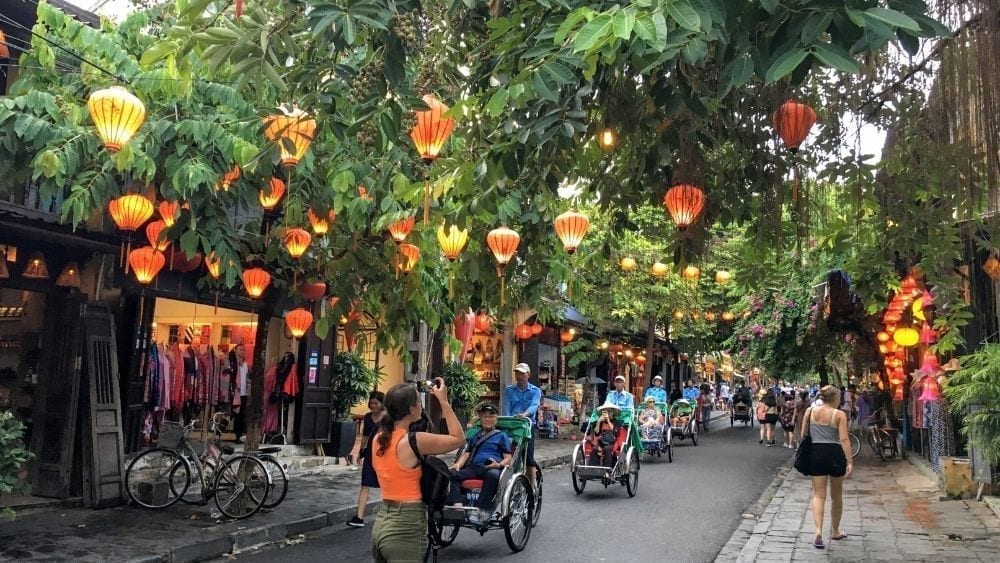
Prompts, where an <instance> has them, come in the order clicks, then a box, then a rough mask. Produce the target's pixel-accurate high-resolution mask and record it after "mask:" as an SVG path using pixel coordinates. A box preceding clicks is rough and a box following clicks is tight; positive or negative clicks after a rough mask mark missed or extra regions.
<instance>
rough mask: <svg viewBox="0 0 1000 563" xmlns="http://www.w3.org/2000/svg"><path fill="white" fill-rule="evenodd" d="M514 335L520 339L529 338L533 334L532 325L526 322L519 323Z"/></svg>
mask: <svg viewBox="0 0 1000 563" xmlns="http://www.w3.org/2000/svg"><path fill="white" fill-rule="evenodd" d="M514 336H516V337H518V339H520V340H528V339H529V338H531V337H532V336H533V335H532V333H531V327H530V326H528V325H526V324H524V323H521V324H519V325H517V328H515V329H514Z"/></svg>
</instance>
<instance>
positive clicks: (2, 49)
mask: <svg viewBox="0 0 1000 563" xmlns="http://www.w3.org/2000/svg"><path fill="white" fill-rule="evenodd" d="M9 58H10V49H9V48H8V47H7V37H6V36H5V35H4V34H3V31H2V30H0V59H9Z"/></svg>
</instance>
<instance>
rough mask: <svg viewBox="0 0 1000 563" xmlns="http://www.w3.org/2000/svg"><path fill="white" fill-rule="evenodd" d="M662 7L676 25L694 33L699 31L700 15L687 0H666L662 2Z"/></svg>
mask: <svg viewBox="0 0 1000 563" xmlns="http://www.w3.org/2000/svg"><path fill="white" fill-rule="evenodd" d="M664 9H665V10H666V12H667V15H669V16H670V19H672V20H674V22H676V23H677V25H679V26H681V27H683V28H684V29H686V30H688V31H693V32H695V33H697V32H699V31H701V16H699V15H698V12H697V11H695V9H694V8H693V7H691V4H689V3H688V2H687V0H674V1H672V2H671V1H669V0H668V2H667V3H665V4H664Z"/></svg>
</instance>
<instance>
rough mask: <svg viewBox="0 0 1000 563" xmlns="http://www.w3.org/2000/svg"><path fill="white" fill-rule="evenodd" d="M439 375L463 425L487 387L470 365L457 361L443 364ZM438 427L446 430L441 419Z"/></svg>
mask: <svg viewBox="0 0 1000 563" xmlns="http://www.w3.org/2000/svg"><path fill="white" fill-rule="evenodd" d="M440 377H441V378H442V379H444V384H445V385H446V386H447V387H448V400H449V402H451V408H452V409H454V410H455V415H456V416H457V417H458V420H459V421H460V422H461V423H462V425H463V426H464V425H465V424H466V422H467V421H468V420H469V417H470V416H472V410H473V409H474V408H475V407H476V405H478V404H479V398H480V397H482V395H483V394H484V393H486V391H487V389H488V388H487V387H486V386H485V385H483V384H482V383H480V382H479V379H478V378H477V377H476V374H475V372H473V371H472V368H471V367H469V366H467V365H466V364H463V363H459V362H451V363H448V364H445V366H444V368H443V369H442V370H441V374H440ZM497 406H499V405H497ZM439 428H440V429H441V432H447V431H448V430H447V429H446V428H445V424H444V421H443V420H442V422H441V424H440V426H439Z"/></svg>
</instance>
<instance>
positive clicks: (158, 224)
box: [146, 219, 170, 252]
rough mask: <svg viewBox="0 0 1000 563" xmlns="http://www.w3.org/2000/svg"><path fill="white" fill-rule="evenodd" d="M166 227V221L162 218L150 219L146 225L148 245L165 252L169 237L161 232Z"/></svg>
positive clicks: (168, 244)
mask: <svg viewBox="0 0 1000 563" xmlns="http://www.w3.org/2000/svg"><path fill="white" fill-rule="evenodd" d="M166 228H167V223H166V222H165V221H164V220H163V219H159V220H157V221H152V222H151V223H150V224H148V225H146V238H147V239H148V240H149V244H150V246H152V247H153V248H155V249H157V250H159V251H160V252H166V250H167V248H168V247H169V246H170V239H168V238H167V237H166V235H165V234H164V233H163V231H164V230H165V229H166Z"/></svg>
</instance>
